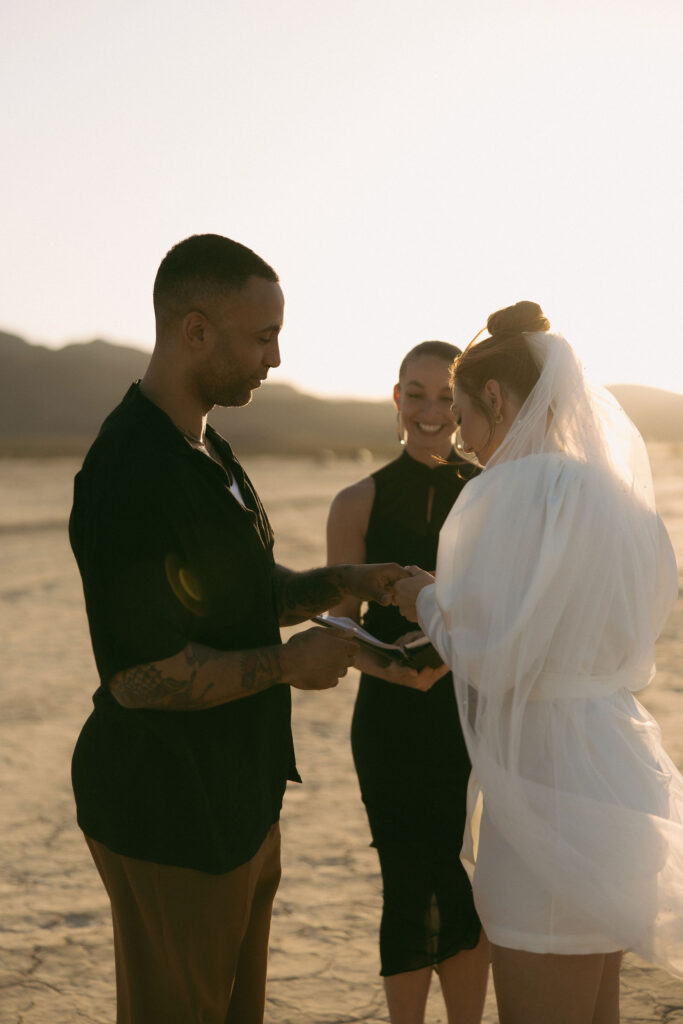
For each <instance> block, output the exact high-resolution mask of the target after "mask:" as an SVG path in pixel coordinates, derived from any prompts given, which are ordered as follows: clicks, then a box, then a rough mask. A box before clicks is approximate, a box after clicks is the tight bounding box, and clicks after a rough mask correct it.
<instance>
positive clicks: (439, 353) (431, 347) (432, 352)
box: [398, 341, 462, 381]
mask: <svg viewBox="0 0 683 1024" xmlns="http://www.w3.org/2000/svg"><path fill="white" fill-rule="evenodd" d="M459 355H462V353H461V351H460V349H459V348H458V347H457V345H451V343H450V342H449V341H421V342H420V343H419V344H418V345H415V346H414V348H411V350H410V352H406V354H405V355H404V357H403V359H402V360H401V365H400V367H399V370H398V379H399V381H400V380H401V377H402V376H403V375H404V373H405V372H406V367H407V366H408V363H410V362H412V361H413V359H421V358H422V357H423V356H435V357H436V358H437V359H443V361H444V362H445V363H452V362H453V360H454V359H456V358H457V357H458V356H459Z"/></svg>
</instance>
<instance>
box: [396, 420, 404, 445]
mask: <svg viewBox="0 0 683 1024" xmlns="http://www.w3.org/2000/svg"><path fill="white" fill-rule="evenodd" d="M396 433H397V434H398V443H399V444H400V445H401V447H402V448H405V446H406V431H405V427H404V426H403V420H402V419H401V414H400V412H397V413H396Z"/></svg>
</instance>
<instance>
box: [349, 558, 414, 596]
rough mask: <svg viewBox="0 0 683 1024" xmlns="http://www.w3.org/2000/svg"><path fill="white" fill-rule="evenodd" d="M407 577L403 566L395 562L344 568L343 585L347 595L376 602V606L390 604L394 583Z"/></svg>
mask: <svg viewBox="0 0 683 1024" xmlns="http://www.w3.org/2000/svg"><path fill="white" fill-rule="evenodd" d="M408 575H410V574H409V573H408V572H407V571H406V570H405V569H404V568H403V566H401V565H397V564H396V563H395V562H382V563H378V564H375V565H346V566H344V584H345V587H346V589H347V591H348V593H349V594H352V595H353V597H357V598H358V600H360V601H376V602H377V604H391V603H392V598H393V595H394V583H396V581H397V580H401V579H404V578H405V577H406V576H408Z"/></svg>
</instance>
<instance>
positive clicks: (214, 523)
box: [69, 385, 298, 873]
mask: <svg viewBox="0 0 683 1024" xmlns="http://www.w3.org/2000/svg"><path fill="white" fill-rule="evenodd" d="M208 429H209V436H210V438H211V441H212V442H213V444H214V446H215V447H216V448H217V450H218V451H219V452H220V455H221V459H222V460H223V462H224V465H225V466H226V468H227V469H228V471H229V473H231V474H232V475H233V476H234V478H235V480H236V481H237V483H238V485H239V487H240V489H241V492H242V496H243V498H244V502H245V504H244V505H242V504H241V503H240V502H239V501H238V500H237V498H236V497H235V496H234V495H233V494H232V493H231V492H230V489H229V483H230V481H229V476H228V474H227V473H226V472H225V471H224V470H223V469H222V468H221V467H220V466H218V465H217V464H216V463H214V462H213V461H212V460H211V459H209V458H207V456H206V455H203V454H202V453H201V452H198V451H196V450H194V449H193V448H191V447H190V445H189V444H188V443H187V442H186V441H185V439H184V438H183V437H182V435H181V434H180V432H179V431H178V430H177V429H176V427H175V426H174V425H173V424H172V422H171V420H170V419H169V418H168V417H167V416H166V414H165V413H164V412H162V410H161V409H159V408H158V407H157V406H156V405H154V404H153V403H152V402H150V401H149V400H148V399H147V398H145V396H144V395H143V394H142V393H141V391H140V389H139V386H138V385H133V386H132V387H131V388H130V389H129V391H128V393H127V394H126V396H125V398H124V399H123V401H122V402H121V404H120V405H119V406H118V407H117V408H116V409H115V410H114V411H113V412H112V413H111V414H110V416H109V417H108V418H107V419H106V420H105V422H104V424H103V426H102V429H101V431H100V434H99V436H98V438H97V440H96V441H95V443H94V444H93V446H92V448H91V449H90V451H89V453H88V455H87V457H86V459H85V462H84V464H83V468H82V469H81V471H80V473H79V474H78V475H77V477H76V481H75V486H74V505H73V509H72V512H71V520H70V524H69V533H70V538H71V545H72V547H73V550H74V554H75V556H76V560H77V562H78V566H79V569H80V571H81V576H82V579H83V589H84V592H85V600H86V608H87V613H88V621H89V625H90V634H91V638H92V644H93V650H94V653H95V660H96V662H97V667H98V671H99V675H100V681H101V685H100V687H99V689H98V690H97V691H96V693H95V695H94V698H93V702H94V710H93V712H92V714H91V715H90V717H89V718H88V720H87V721H86V723H85V725H84V727H83V730H82V732H81V735H80V737H79V740H78V743H77V745H76V750H75V752H74V758H73V765H72V777H73V784H74V792H75V795H76V805H77V811H78V823H79V825H80V826H81V828H82V829H83V831H84V832H85V833H86V834H87V835H89V836H91V837H92V838H93V839H96V840H98V841H99V842H101V843H103V844H104V845H105V846H107V847H109V848H110V849H111V850H113V851H114V852H116V853H121V854H124V855H126V856H130V857H137V858H139V859H142V860H151V861H156V862H158V863H165V864H174V865H177V866H179V867H190V868H196V869H198V870H201V871H208V872H214V873H219V872H225V871H229V870H232V869H233V868H235V867H237V866H239V865H240V864H242V863H244V862H245V861H247V860H248V859H249V858H250V857H251V856H253V854H254V853H255V852H256V850H257V849H258V847H259V846H260V844H261V842H262V841H263V839H264V837H265V835H266V833H267V831H268V829H269V828H270V826H271V825H272V824H273V823H274V822H275V821H277V819H278V817H279V813H280V808H281V805H282V797H283V793H284V789H285V785H286V781H287V779H288V778H289V779H296V780H298V775H297V773H296V768H295V765H294V752H293V745H292V735H291V728H290V708H291V697H290V691H289V687H287V686H283V685H275V686H272V687H271V688H270V689H268V690H265V691H263V692H261V693H258V694H256V695H253V696H248V697H244V698H241V699H239V700H236V701H231V702H229V703H227V704H222V705H220V706H218V707H215V708H210V709H206V710H201V711H156V710H147V709H130V708H124V707H121V705H119V704H118V703H117V701H116V700H115V699H114V698H113V697H112V695H111V693H110V691H109V688H108V682H109V680H110V679H111V678H112V676H114V675H115V674H116V673H117V672H119V671H121V670H122V669H125V668H130V667H133V666H137V665H144V664H146V663H149V662H154V661H159V660H161V659H163V658H167V657H170V656H172V655H174V654H177V653H178V652H179V651H182V650H183V649H184V648H185V646H186V645H187V644H188V643H189V642H192V641H194V642H196V643H201V644H206V645H207V646H209V647H213V648H216V649H217V650H247V649H250V648H255V647H262V646H266V645H269V644H277V643H279V642H280V631H279V626H278V619H277V613H276V609H275V602H274V596H273V583H272V570H273V564H274V563H273V534H272V530H271V528H270V524H269V522H268V519H267V516H266V514H265V511H264V509H263V507H262V505H261V503H260V501H259V499H258V496H257V495H256V492H255V491H254V488H253V487H252V485H251V483H250V481H249V479H248V477H247V476H246V475H245V473H244V471H243V470H242V467H241V466H240V464H239V462H238V461H237V459H236V458H235V456H234V455H233V453H232V451H231V449H230V446H229V445H228V444H227V442H226V441H224V440H223V438H221V437H220V435H219V434H217V433H216V432H215V431H214V430H212V429H211V428H208Z"/></svg>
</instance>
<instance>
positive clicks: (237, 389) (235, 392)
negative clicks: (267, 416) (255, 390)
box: [198, 376, 252, 408]
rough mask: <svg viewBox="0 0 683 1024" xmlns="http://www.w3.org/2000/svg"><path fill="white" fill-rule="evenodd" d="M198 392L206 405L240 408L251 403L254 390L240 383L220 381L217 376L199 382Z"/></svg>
mask: <svg viewBox="0 0 683 1024" xmlns="http://www.w3.org/2000/svg"><path fill="white" fill-rule="evenodd" d="M198 390H199V394H200V396H201V399H202V403H203V404H204V405H208V406H211V407H213V406H214V405H218V406H222V407H223V408H239V407H241V406H243V405H248V404H249V402H251V397H252V389H251V388H250V387H249V385H248V384H245V383H240V382H239V381H236V380H232V381H218V380H216V378H215V376H212V377H211V378H210V379H209V380H204V381H199V382H198Z"/></svg>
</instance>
